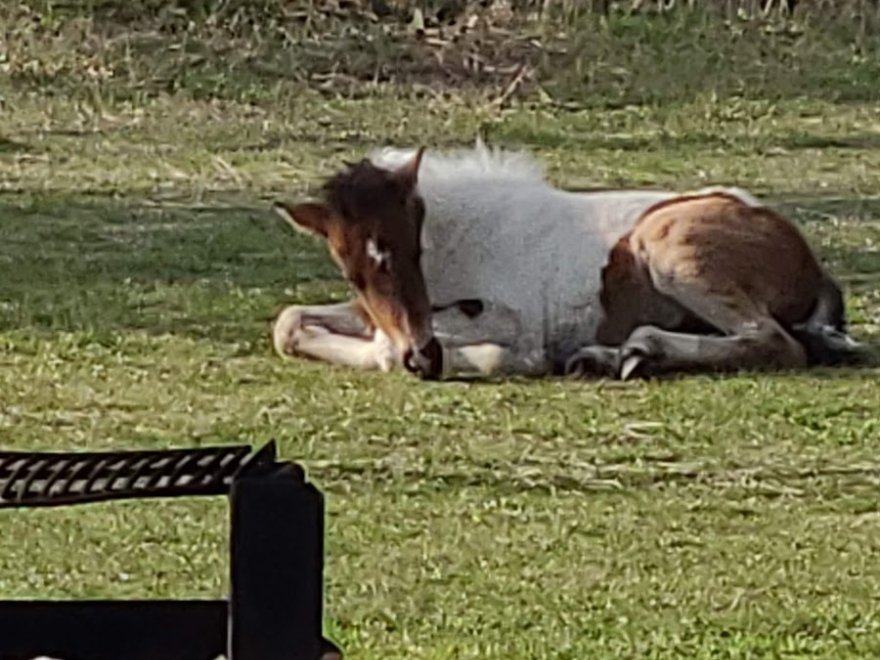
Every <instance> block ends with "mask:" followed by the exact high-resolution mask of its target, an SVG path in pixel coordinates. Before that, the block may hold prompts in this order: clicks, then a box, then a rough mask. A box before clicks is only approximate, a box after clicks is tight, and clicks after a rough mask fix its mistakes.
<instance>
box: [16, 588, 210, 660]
mask: <svg viewBox="0 0 880 660" xmlns="http://www.w3.org/2000/svg"><path fill="white" fill-rule="evenodd" d="M226 617H227V604H226V601H224V600H217V601H210V600H208V601H182V600H179V601H167V600H166V601H161V600H146V601H144V600H141V601H112V600H105V601H14V600H13V601H0V658H2V660H30V659H31V658H35V657H37V656H41V655H43V656H49V657H52V658H63V660H159V659H160V658H161V660H214V659H215V658H217V656H219V655H222V654H223V653H224V650H225V646H226V635H225V632H226Z"/></svg>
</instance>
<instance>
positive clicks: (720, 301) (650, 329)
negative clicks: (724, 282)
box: [617, 280, 807, 379]
mask: <svg viewBox="0 0 880 660" xmlns="http://www.w3.org/2000/svg"><path fill="white" fill-rule="evenodd" d="M661 286H662V288H663V289H664V290H663V293H664V294H666V295H667V296H669V297H671V298H673V299H675V300H676V301H677V302H679V303H680V304H681V305H682V306H683V307H685V308H686V309H688V310H689V311H691V312H693V313H694V314H696V315H697V316H698V317H700V318H701V319H703V320H705V321H706V322H708V323H710V324H711V325H713V326H714V327H715V328H717V329H718V330H719V331H720V332H722V333H723V334H724V336H711V335H695V334H685V333H680V332H669V331H666V330H661V329H660V328H657V327H654V326H650V325H645V326H642V327H640V328H637V329H636V330H635V331H634V332H633V333H632V334H631V335H630V336H629V338H628V339H627V340H626V342H624V344H623V346H622V347H621V348H620V354H619V356H618V360H617V362H618V368H619V375H620V377H621V378H623V379H627V378H630V377H632V376H636V375H642V376H645V375H653V374H660V373H668V372H673V371H727V372H731V371H739V370H770V369H796V368H801V367H804V366H806V364H807V358H806V353H805V351H804V349H803V347H802V346H801V344H799V343H798V342H797V341H796V340H795V339H794V338H793V337H792V336H791V335H790V334H789V333H788V332H787V331H786V330H785V329H784V328H783V327H782V326H781V325H780V324H779V323H778V322H777V321H776V320H775V319H773V318H772V317H771V316H770V315H769V314H767V313H766V312H764V311H763V310H761V309H760V308H759V307H758V306H757V305H755V304H754V303H753V302H752V301H751V299H749V298H748V297H747V296H746V295H745V294H742V293H732V294H728V295H717V294H713V293H711V292H710V291H707V290H704V289H703V287H702V286H697V285H695V284H694V283H678V282H675V281H674V280H667V281H665V282H663V283H662V284H661ZM658 288H660V287H658Z"/></svg>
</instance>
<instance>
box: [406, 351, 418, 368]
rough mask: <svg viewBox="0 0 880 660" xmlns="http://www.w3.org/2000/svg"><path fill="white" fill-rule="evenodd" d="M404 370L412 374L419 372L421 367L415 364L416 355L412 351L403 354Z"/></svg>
mask: <svg viewBox="0 0 880 660" xmlns="http://www.w3.org/2000/svg"><path fill="white" fill-rule="evenodd" d="M403 368H404V369H406V370H407V371H408V372H410V373H411V374H415V373H418V372H419V367H418V365H417V364H416V362H415V353H414V352H413V350H412V349H409V350H408V351H407V352H406V353H404V354H403Z"/></svg>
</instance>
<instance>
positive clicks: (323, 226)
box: [272, 202, 331, 238]
mask: <svg viewBox="0 0 880 660" xmlns="http://www.w3.org/2000/svg"><path fill="white" fill-rule="evenodd" d="M272 210H274V211H275V213H277V214H278V215H280V216H281V217H282V218H284V219H285V220H287V222H288V223H290V226H291V227H293V228H294V229H296V230H297V231H300V232H305V233H307V234H315V235H318V236H323V237H324V238H326V237H327V233H328V231H329V227H328V226H329V224H330V218H331V213H330V209H328V208H327V207H326V206H324V205H323V204H315V203H314V202H309V203H307V204H288V203H286V202H275V203H274V204H273V205H272Z"/></svg>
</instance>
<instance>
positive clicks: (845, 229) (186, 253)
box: [0, 195, 880, 344]
mask: <svg viewBox="0 0 880 660" xmlns="http://www.w3.org/2000/svg"><path fill="white" fill-rule="evenodd" d="M778 199H779V200H780V206H781V207H782V208H783V210H785V211H786V212H789V213H791V215H792V216H793V217H795V218H797V219H798V220H799V221H801V222H802V223H803V226H804V227H805V228H806V230H807V233H808V234H809V235H810V237H811V238H812V239H814V240H813V242H814V244H815V245H817V246H819V249H820V252H821V253H822V256H823V257H824V258H825V259H826V260H827V261H828V262H829V264H830V267H831V269H832V272H834V274H835V276H837V277H840V278H841V280H843V281H844V282H846V284H847V286H849V287H850V288H851V289H852V291H853V292H854V293H855V294H856V295H859V296H861V295H865V296H868V298H866V300H867V301H868V302H867V303H866V304H868V305H870V304H872V303H873V302H874V301H873V300H871V299H870V297H871V292H872V291H874V290H876V289H877V287H878V285H880V251H878V250H877V249H876V248H875V246H876V245H878V244H880V224H878V223H875V222H874V219H875V218H880V199H857V198H851V197H836V196H826V197H803V196H792V195H788V196H786V195H781V196H778ZM0 218H2V222H3V234H4V239H3V241H2V243H0V331H11V330H16V329H20V330H33V331H50V332H53V331H85V332H92V333H95V334H96V335H98V336H109V337H113V336H116V335H118V334H119V333H124V332H125V331H126V330H132V329H137V330H144V331H147V332H154V333H173V334H180V335H184V336H190V337H193V338H200V339H202V338H207V339H213V340H219V341H228V342H245V343H252V344H253V343H257V344H262V343H263V340H264V338H265V336H266V332H267V327H268V322H269V320H270V319H271V318H272V317H273V316H274V314H275V313H276V312H277V311H278V309H279V308H280V307H281V306H282V305H284V304H290V303H293V302H305V303H318V302H328V301H331V300H339V299H340V298H342V297H344V296H346V295H347V289H346V286H345V284H344V283H343V282H342V280H341V278H340V277H339V274H338V272H337V270H336V267H335V266H334V265H333V264H332V263H331V261H330V260H329V258H327V256H326V255H325V253H324V249H323V247H322V246H321V245H320V244H319V243H318V242H317V241H314V240H312V239H309V238H307V237H303V236H300V235H298V234H296V233H295V232H293V231H292V230H290V229H289V228H288V227H287V226H286V225H285V224H284V223H283V222H282V221H281V220H280V219H278V218H276V216H275V215H274V214H273V213H272V212H271V211H270V210H269V209H268V205H265V206H264V205H257V204H251V203H250V202H249V203H247V204H239V205H231V206H220V205H217V204H216V202H211V203H209V204H208V205H190V206H185V205H175V206H155V205H150V204H149V203H147V202H143V201H131V200H129V201H125V200H122V201H120V200H114V199H112V198H89V199H82V198H79V199H76V198H70V199H68V198H58V197H46V198H33V197H29V198H25V197H20V196H16V195H7V196H5V197H0ZM841 218H843V219H845V222H843V223H842V224H840V223H839V220H840V219H841ZM872 313H873V310H872Z"/></svg>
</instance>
